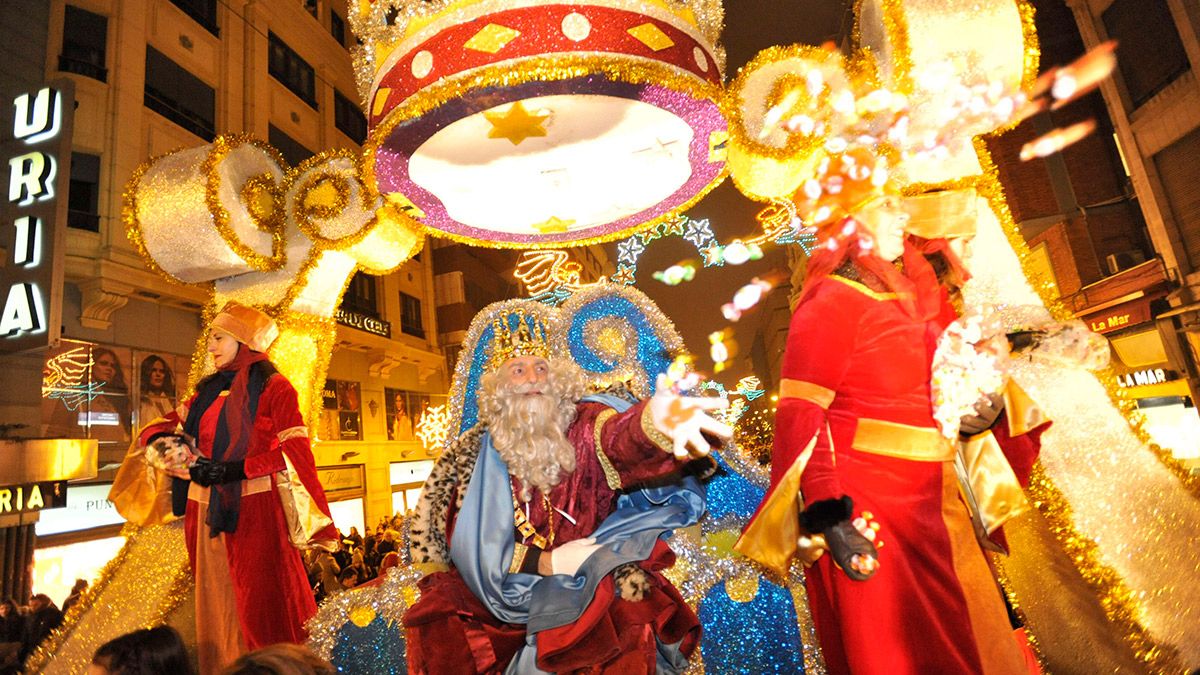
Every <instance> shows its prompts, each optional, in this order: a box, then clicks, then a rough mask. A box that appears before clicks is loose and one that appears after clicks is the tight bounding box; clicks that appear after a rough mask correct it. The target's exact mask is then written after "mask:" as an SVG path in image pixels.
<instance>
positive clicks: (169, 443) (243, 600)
mask: <svg viewBox="0 0 1200 675" xmlns="http://www.w3.org/2000/svg"><path fill="white" fill-rule="evenodd" d="M278 333H279V331H278V328H277V327H276V325H275V322H274V321H273V320H272V319H271V318H270V317H268V316H267V315H266V314H263V313H262V312H260V311H258V310H255V309H252V308H250V307H246V306H243V305H239V304H236V303H229V304H227V305H226V306H225V307H224V308H223V309H222V310H221V312H220V313H218V314H217V316H216V318H214V319H213V321H212V324H211V333H210V334H209V338H208V351H209V353H210V354H211V355H212V358H213V363H214V365H215V366H216V368H217V372H215V373H213V374H212V375H209V376H208V377H206V378H205V379H203V380H201V381H200V383H199V384H198V385H197V386H196V393H195V394H194V395H193V396H192V397H191V398H190V399H189V400H188V401H187V402H186V403H184V404H183V405H182V406H180V408H179V409H178V410H176V411H175V412H172V413H170V414H168V415H166V416H165V417H164V418H161V419H159V420H156V421H155V422H154V423H152V424H150V425H149V426H147V427H145V428H144V429H143V430H142V431H141V434H140V437H139V442H140V444H141V445H142V446H148V447H147V455H148V456H151V457H153V456H160V457H161V456H167V457H170V456H171V454H172V452H173V451H174V450H175V449H177V448H184V449H186V450H187V451H188V457H187V461H186V465H183V463H176V464H175V465H173V466H172V465H170V464H169V463H168V465H167V466H166V467H165V468H166V471H167V473H169V474H171V475H172V476H173V478H172V496H173V499H172V501H173V510H174V513H175V515H183V516H184V517H185V520H184V532H185V536H186V539H187V547H188V557H189V560H190V562H191V566H192V571H193V573H194V575H195V579H196V592H195V595H196V637H197V646H198V652H199V658H200V671H201V672H202V673H215V672H219V671H220V670H221V669H222V668H223V667H225V666H227V665H228V664H229V663H231V662H232V661H234V660H235V659H236V658H237V657H238V655H239V654H242V653H245V652H247V651H251V650H254V649H258V648H259V647H264V646H266V645H270V644H274V643H278V642H294V643H303V642H304V641H305V639H306V638H307V634H306V633H305V630H304V622H305V621H307V620H308V619H309V617H311V616H312V615H313V614H314V613H316V609H317V608H316V603H315V602H314V601H313V594H312V589H311V588H309V586H308V577H307V574H306V572H305V568H304V564H303V561H302V560H301V557H300V551H299V550H298V548H297V547H298V546H302V547H315V546H323V547H325V546H328V547H332V546H333V545H334V542H336V540H337V531H336V530H335V529H334V526H333V519H332V518H331V517H330V515H329V505H328V503H327V502H326V499H325V493H324V490H322V488H321V484H320V482H319V481H318V479H317V471H316V464H315V462H314V460H313V454H312V449H311V447H310V445H309V439H308V428H307V427H306V426H305V424H304V419H303V417H302V416H301V414H300V409H299V406H298V404H297V399H296V390H295V389H294V388H293V387H292V384H291V383H290V382H289V381H288V380H287V378H286V377H284V376H283V375H281V374H280V373H278V372H277V371H276V370H275V367H274V366H273V365H272V364H271V362H270V361H269V360H268V359H267V355H266V354H265V353H264V352H266V350H267V348H268V347H269V346H270V345H271V343H272V342H273V341H274V339H275V337H276V336H277V335H278ZM151 463H152V464H154V463H155V462H153V461H152V462H151Z"/></svg>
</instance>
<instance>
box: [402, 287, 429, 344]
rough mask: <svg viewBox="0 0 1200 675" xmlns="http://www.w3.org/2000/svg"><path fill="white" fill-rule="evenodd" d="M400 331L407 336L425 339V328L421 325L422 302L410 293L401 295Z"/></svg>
mask: <svg viewBox="0 0 1200 675" xmlns="http://www.w3.org/2000/svg"><path fill="white" fill-rule="evenodd" d="M400 330H401V331H402V332H403V333H404V334H405V335H412V336H413V337H419V338H423V337H425V328H424V327H423V326H422V325H421V301H420V299H418V298H414V297H413V296H411V295H409V294H408V293H401V294H400Z"/></svg>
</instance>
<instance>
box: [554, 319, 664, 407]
mask: <svg viewBox="0 0 1200 675" xmlns="http://www.w3.org/2000/svg"><path fill="white" fill-rule="evenodd" d="M609 316H613V317H619V318H621V319H624V320H626V321H628V322H629V325H630V326H632V327H633V330H634V331H635V332H636V334H637V360H638V362H639V363H640V364H641V365H642V368H644V369H645V371H646V376H647V379H648V384H649V387H650V389H651V391H653V389H654V384H655V382H654V380H655V377H656V376H657V375H658V374H659V373H665V372H667V367H668V366H670V365H671V361H672V359H673V356H672V354H671V350H670V349H669V348H668V347H667V345H666V344H665V343H664V342H663V340H662V339H661V338H660V337H659V335H658V333H657V331H655V329H654V324H653V322H652V321H651V319H650V317H649V316H647V315H646V313H645V312H643V311H642V309H641V308H640V307H638V306H637V305H636V304H634V303H633V302H632V301H631V300H629V299H628V298H624V297H621V296H619V295H606V296H602V297H599V298H596V299H595V300H592V301H590V302H588V303H586V304H584V305H583V306H582V307H580V308H579V309H578V310H576V312H575V315H574V316H573V317H572V320H571V327H570V329H569V330H568V333H567V337H568V343H569V344H570V349H571V357H572V358H573V359H575V362H576V363H578V364H579V366H580V367H581V368H583V369H585V370H589V371H592V372H594V373H601V374H604V373H610V372H612V371H613V370H614V369H615V368H616V367H617V363H616V362H614V361H611V360H608V359H606V358H604V357H603V356H601V355H600V354H597V353H596V352H594V351H592V350H591V349H590V348H589V347H588V346H587V344H586V342H587V341H586V340H585V339H584V329H585V328H586V327H587V325H588V323H590V322H591V321H594V320H596V319H601V318H604V317H609Z"/></svg>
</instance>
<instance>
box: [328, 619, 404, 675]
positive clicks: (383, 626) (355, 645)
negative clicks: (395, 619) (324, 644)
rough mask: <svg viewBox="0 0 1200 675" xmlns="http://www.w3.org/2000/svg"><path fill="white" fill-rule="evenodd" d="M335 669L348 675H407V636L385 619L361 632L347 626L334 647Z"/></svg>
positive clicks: (378, 620) (338, 636) (342, 629)
mask: <svg viewBox="0 0 1200 675" xmlns="http://www.w3.org/2000/svg"><path fill="white" fill-rule="evenodd" d="M332 660H333V665H334V666H335V667H336V668H337V671H338V672H339V673H348V674H349V675H406V674H407V673H408V665H407V662H406V661H405V656H404V636H403V635H402V634H401V633H400V626H399V625H397V624H389V623H388V621H387V620H386V619H384V618H383V617H382V616H377V617H375V620H374V621H372V622H371V623H369V624H367V627H366V628H359V627H358V626H356V625H354V624H353V623H350V622H348V621H347V622H346V624H345V625H344V626H342V627H341V629H340V630H338V635H337V643H336V644H335V645H334V647H333V658H332Z"/></svg>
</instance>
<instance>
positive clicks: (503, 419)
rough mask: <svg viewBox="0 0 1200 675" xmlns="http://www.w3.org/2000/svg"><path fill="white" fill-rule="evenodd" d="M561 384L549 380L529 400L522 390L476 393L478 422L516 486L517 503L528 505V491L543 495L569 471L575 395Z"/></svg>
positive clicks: (502, 386)
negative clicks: (518, 483)
mask: <svg viewBox="0 0 1200 675" xmlns="http://www.w3.org/2000/svg"><path fill="white" fill-rule="evenodd" d="M556 380H557V381H556ZM566 380H567V381H566V382H563V381H562V379H561V378H556V377H553V376H552V377H551V378H550V381H549V382H548V383H547V384H546V385H543V386H542V387H541V388H542V393H541V394H532V395H531V394H528V392H530V391H531V390H532V389H533V388H534V387H533V386H531V385H528V384H525V385H517V386H511V385H509V384H507V383H504V382H498V381H491V382H487V383H485V384H484V386H483V388H482V392H481V395H480V404H481V405H480V419H481V420H483V421H484V422H486V423H487V425H488V432H489V433H490V434H491V437H492V444H493V445H494V446H495V447H496V451H497V452H499V453H500V458H501V459H503V460H504V462H505V464H507V465H508V472H509V474H511V475H513V476H515V477H516V478H517V479H518V480H520V481H521V487H522V490H521V499H522V500H523V501H528V500H529V499H530V489H531V488H533V487H536V488H537V489H539V490H541V491H542V493H543V494H546V493H548V492H549V491H550V490H551V489H552V488H553V487H554V486H556V485H558V484H559V483H560V482H561V481H562V479H563V477H564V476H566V475H568V474H570V473H571V472H573V471H574V470H575V446H574V445H572V444H571V442H570V441H569V440H567V436H566V431H567V429H568V428H569V427H570V426H571V423H572V422H573V421H575V399H576V398H577V396H578V392H577V391H576V390H575V386H574V385H575V382H573V381H571V378H566ZM489 385H490V386H489Z"/></svg>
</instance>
